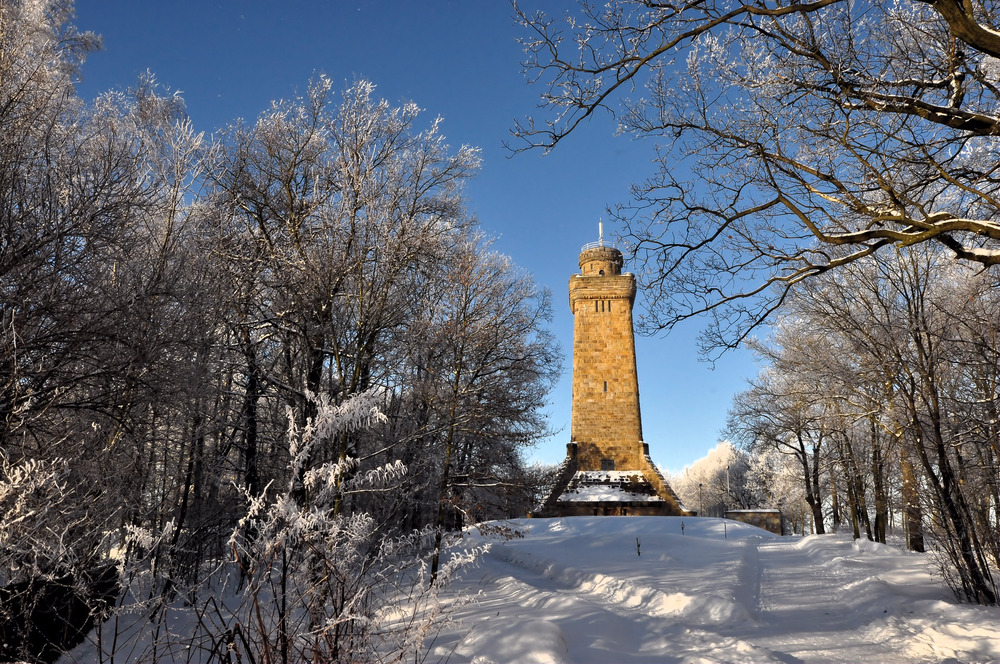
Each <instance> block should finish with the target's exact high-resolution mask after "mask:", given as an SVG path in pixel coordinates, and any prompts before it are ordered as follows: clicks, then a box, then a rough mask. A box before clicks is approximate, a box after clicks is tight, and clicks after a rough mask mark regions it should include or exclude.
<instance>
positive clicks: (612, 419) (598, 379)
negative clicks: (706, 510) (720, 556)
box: [535, 232, 693, 516]
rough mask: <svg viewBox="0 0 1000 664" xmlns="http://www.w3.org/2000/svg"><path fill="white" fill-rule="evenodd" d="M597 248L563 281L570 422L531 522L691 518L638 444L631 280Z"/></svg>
mask: <svg viewBox="0 0 1000 664" xmlns="http://www.w3.org/2000/svg"><path fill="white" fill-rule="evenodd" d="M623 263H624V259H623V257H622V253H621V252H620V251H618V249H616V248H614V247H613V246H611V245H610V244H607V243H605V242H604V238H603V232H602V233H601V239H600V240H598V241H597V242H593V243H591V244H588V245H585V246H584V247H583V250H582V251H581V252H580V274H575V275H573V276H572V277H570V280H569V305H570V308H571V309H572V311H573V414H572V420H571V432H570V443H569V444H568V445H567V446H566V448H567V449H566V460H565V461H564V462H563V465H562V468H561V469H560V473H559V478H558V479H557V481H556V484H555V487H554V488H553V491H552V493H551V494H550V495H549V497H548V498H547V499H546V500H545V502H544V503H543V504H542V506H541V507H540V509H539V510H538V511H537V512H536V513H535V515H536V516H572V515H590V514H593V515H611V514H617V515H664V516H683V515H690V514H693V513H692V512H689V511H687V510H685V509H684V507H683V506H682V505H681V504H680V501H679V500H678V498H677V495H676V494H675V493H674V492H673V490H672V489H671V488H670V485H669V484H668V483H667V481H666V479H665V478H664V477H663V475H662V474H661V473H660V471H659V470H658V469H657V468H656V465H655V464H654V463H653V461H652V459H650V457H649V448H648V446H647V445H646V443H645V442H644V441H643V438H642V419H641V416H640V413H639V377H638V373H637V371H636V361H635V336H634V333H633V329H632V305H633V303H634V302H635V292H636V285H635V277H634V276H632V275H631V274H628V273H625V274H623V273H622V265H623Z"/></svg>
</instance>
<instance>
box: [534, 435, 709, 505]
mask: <svg viewBox="0 0 1000 664" xmlns="http://www.w3.org/2000/svg"><path fill="white" fill-rule="evenodd" d="M578 452H579V448H578V446H577V444H576V443H568V444H567V445H566V459H565V461H563V463H562V466H561V468H560V469H559V475H558V476H557V478H556V483H555V486H553V487H552V492H551V493H550V494H549V496H548V497H547V498H546V499H545V501H544V502H543V503H542V504H541V506H540V507H539V508H538V509H537V510H536V511H535V512H532V514H531V516H535V517H560V516H695V515H696V514H697V513H696V512H692V511H690V510H688V509H685V508H684V506H683V505H682V504H681V501H680V499H679V498H678V497H677V494H676V493H674V490H673V489H671V488H670V485H669V484H668V483H667V480H666V478H664V477H663V474H662V473H660V471H659V469H658V468H657V467H656V465H655V464H653V460H652V459H651V458H650V457H649V447H648V446H647V445H646V444H645V443H643V452H644V454H643V457H642V459H640V461H639V464H638V466H639V467H638V468H636V469H632V470H580V469H579V467H580V463H579V456H578Z"/></svg>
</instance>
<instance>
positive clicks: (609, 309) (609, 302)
mask: <svg viewBox="0 0 1000 664" xmlns="http://www.w3.org/2000/svg"><path fill="white" fill-rule="evenodd" d="M608 311H611V300H608Z"/></svg>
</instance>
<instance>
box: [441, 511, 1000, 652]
mask: <svg viewBox="0 0 1000 664" xmlns="http://www.w3.org/2000/svg"><path fill="white" fill-rule="evenodd" d="M682 524H683V533H682ZM508 525H510V526H513V527H515V528H517V529H518V530H520V531H521V532H523V533H524V537H523V539H522V538H514V539H510V540H506V541H499V542H496V543H494V544H493V545H492V547H491V549H490V551H489V552H488V553H487V554H486V556H485V557H484V558H483V560H482V562H481V563H480V564H479V565H478V566H476V567H475V568H473V569H470V570H468V571H466V572H465V573H464V575H463V577H462V578H461V579H460V580H459V581H458V582H457V583H456V584H455V586H454V591H456V592H459V593H461V592H466V591H471V592H479V593H480V597H479V600H478V601H477V602H475V603H473V604H466V605H462V606H459V607H458V608H456V609H455V613H454V617H455V618H456V622H455V623H453V624H451V625H450V626H449V627H448V628H447V629H446V630H445V631H444V632H442V633H441V634H439V635H438V637H437V639H436V640H435V641H434V643H433V645H432V648H431V652H430V653H429V657H428V658H427V660H426V661H428V662H433V661H439V660H442V661H447V662H449V663H451V664H460V663H463V662H476V663H477V664H487V663H489V662H494V663H497V664H499V663H501V662H511V663H517V664H532V663H558V662H568V663H573V664H577V663H579V664H583V663H586V662H600V663H602V664H606V663H612V662H617V663H626V662H691V663H694V662H699V663H700V662H706V663H707V662H781V663H786V664H788V663H793V662H794V663H802V662H997V661H998V660H1000V610H998V609H997V608H996V607H980V606H972V605H965V604H958V603H956V602H955V600H954V596H953V595H952V594H951V592H950V591H949V590H948V589H947V588H946V587H945V586H944V585H943V584H942V583H941V582H940V581H939V580H938V578H937V577H936V576H934V575H933V574H932V572H933V564H934V563H933V561H932V559H931V558H930V556H928V555H924V554H914V553H908V552H905V551H902V550H899V549H897V548H894V547H891V546H884V545H879V544H875V543H872V542H869V541H867V540H859V541H857V542H852V541H851V540H850V538H849V537H845V536H843V535H819V536H808V537H778V536H775V535H772V534H771V533H768V532H766V531H763V530H760V529H758V528H754V527H752V526H747V525H744V524H741V523H737V522H733V521H726V520H723V519H710V518H681V517H676V518H671V517H571V518H563V519H531V520H518V521H514V522H510V523H509V524H508ZM470 539H473V540H475V539H477V537H476V536H475V535H473V536H472V537H471V538H470ZM637 539H638V545H637V541H636V540H637Z"/></svg>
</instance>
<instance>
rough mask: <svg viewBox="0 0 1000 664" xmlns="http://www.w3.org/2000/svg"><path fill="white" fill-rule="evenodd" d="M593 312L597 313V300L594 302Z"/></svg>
mask: <svg viewBox="0 0 1000 664" xmlns="http://www.w3.org/2000/svg"><path fill="white" fill-rule="evenodd" d="M594 311H597V300H594Z"/></svg>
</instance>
